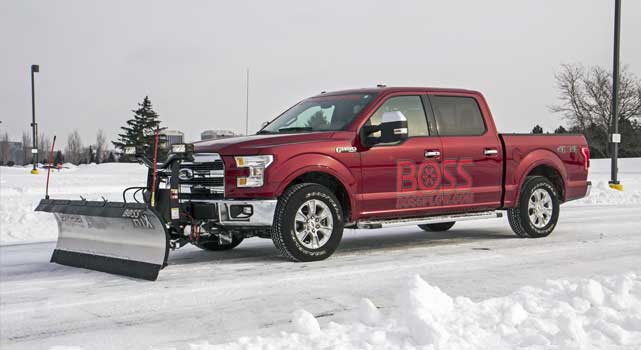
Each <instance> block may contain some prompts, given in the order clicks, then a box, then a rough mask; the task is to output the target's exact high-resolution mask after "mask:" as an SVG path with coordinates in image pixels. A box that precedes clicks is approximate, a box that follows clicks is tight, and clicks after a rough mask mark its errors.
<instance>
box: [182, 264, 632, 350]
mask: <svg viewBox="0 0 641 350" xmlns="http://www.w3.org/2000/svg"><path fill="white" fill-rule="evenodd" d="M398 305H399V308H398V309H396V310H395V311H392V312H391V314H390V315H389V316H388V317H384V316H382V315H381V313H380V311H379V310H378V309H377V308H376V307H375V306H374V304H373V303H372V302H371V301H370V300H367V299H364V300H362V301H361V304H360V305H359V307H358V308H357V310H358V312H357V315H356V317H355V319H354V320H353V322H351V323H348V324H338V323H334V322H330V323H329V324H328V325H327V326H326V327H319V324H318V321H317V320H316V319H315V318H314V317H313V316H312V315H311V314H310V313H308V312H306V311H303V310H298V311H296V312H294V314H293V319H292V324H293V328H294V332H293V333H287V332H282V333H280V334H279V335H278V336H274V337H253V338H249V337H245V338H241V339H239V340H238V341H237V342H235V343H230V344H222V345H212V344H208V343H202V344H198V345H194V344H192V345H190V349H191V350H213V349H225V350H235V349H239V350H240V349H244V350H251V349H296V350H300V349H430V350H444V349H457V350H458V349H493V350H498V349H517V348H518V349H590V348H600V349H604V348H607V349H639V348H640V347H641V275H640V274H637V273H627V274H623V275H618V276H613V277H603V278H598V279H584V280H578V281H570V280H556V281H547V282H546V284H545V287H544V288H534V287H523V288H521V289H519V290H518V291H516V292H515V293H513V294H512V295H509V296H506V297H500V298H492V299H488V300H484V301H481V302H478V303H477V302H474V301H472V300H471V299H469V298H466V297H456V298H452V297H450V296H449V295H447V294H446V293H444V292H443V291H441V290H440V289H439V288H438V287H434V286H431V285H429V284H428V283H426V282H425V281H424V280H423V279H421V278H420V277H419V276H415V277H414V278H413V279H412V280H411V281H410V282H409V284H408V286H407V288H406V290H405V291H403V292H401V293H400V295H399V296H398Z"/></svg>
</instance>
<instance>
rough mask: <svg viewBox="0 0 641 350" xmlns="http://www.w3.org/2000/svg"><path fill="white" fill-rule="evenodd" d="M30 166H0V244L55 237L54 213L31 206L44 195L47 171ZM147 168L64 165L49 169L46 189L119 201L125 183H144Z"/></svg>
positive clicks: (67, 195) (65, 195)
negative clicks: (35, 173) (32, 170)
mask: <svg viewBox="0 0 641 350" xmlns="http://www.w3.org/2000/svg"><path fill="white" fill-rule="evenodd" d="M30 171H31V167H0V244H11V243H24V242H32V241H52V240H56V239H57V237H58V226H57V225H56V221H55V219H54V218H53V215H51V214H46V213H36V212H34V211H33V209H34V208H35V207H36V206H37V205H38V202H40V199H42V198H44V195H45V182H46V178H47V172H46V171H45V170H44V169H40V174H38V175H33V174H31V173H30ZM146 177H147V172H146V168H145V167H144V166H142V165H139V164H136V163H109V164H100V165H96V164H89V165H81V166H75V165H73V164H65V167H64V168H63V169H61V170H52V171H51V176H50V180H49V181H50V183H49V191H50V195H51V197H52V198H66V199H80V196H83V197H84V198H86V199H88V200H99V199H100V198H101V196H104V197H105V198H107V199H109V200H122V190H123V189H124V188H125V187H128V186H143V185H145V180H146Z"/></svg>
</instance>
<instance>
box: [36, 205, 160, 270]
mask: <svg viewBox="0 0 641 350" xmlns="http://www.w3.org/2000/svg"><path fill="white" fill-rule="evenodd" d="M36 211H44V212H48V213H53V214H54V216H55V218H56V221H57V222H58V243H57V245H56V249H55V250H54V252H53V255H52V256H51V262H54V263H58V264H62V265H68V266H74V267H82V268H86V269H91V270H96V271H102V272H108V273H113V274H117V275H124V276H129V277H134V278H141V279H146V280H151V281H153V280H155V279H156V278H157V277H158V272H159V271H160V269H162V268H163V267H164V266H165V265H166V264H167V254H168V252H169V249H168V248H169V247H168V235H167V232H166V231H165V227H164V224H163V222H162V220H161V219H160V218H159V217H158V215H157V214H156V212H155V211H154V210H152V209H151V208H150V207H149V206H148V205H146V204H142V203H122V202H100V201H98V202H93V201H79V200H55V199H49V200H48V199H43V200H41V201H40V204H39V205H38V207H37V208H36Z"/></svg>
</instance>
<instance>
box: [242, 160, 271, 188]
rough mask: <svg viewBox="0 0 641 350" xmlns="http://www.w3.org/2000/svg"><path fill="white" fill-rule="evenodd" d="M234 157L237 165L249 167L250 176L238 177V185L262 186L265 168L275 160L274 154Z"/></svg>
mask: <svg viewBox="0 0 641 350" xmlns="http://www.w3.org/2000/svg"><path fill="white" fill-rule="evenodd" d="M234 159H235V160H236V166H237V167H239V168H248V169H249V176H247V177H238V178H237V180H236V186H238V187H260V186H262V185H263V182H264V178H265V169H267V167H268V166H269V165H270V164H271V163H272V162H273V161H274V156H272V155H264V156H238V157H234Z"/></svg>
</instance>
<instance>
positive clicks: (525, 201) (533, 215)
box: [507, 176, 560, 238]
mask: <svg viewBox="0 0 641 350" xmlns="http://www.w3.org/2000/svg"><path fill="white" fill-rule="evenodd" d="M559 211H560V200H559V195H558V193H557V191H556V188H554V185H553V184H552V182H550V180H548V179H547V178H545V177H543V176H530V177H528V178H527V179H526V180H525V182H524V183H523V188H522V190H521V196H520V198H519V202H518V204H517V206H516V208H510V209H508V210H507V218H508V221H509V223H510V227H512V231H514V233H515V234H516V235H517V236H519V237H527V238H540V237H546V236H549V235H550V233H552V231H554V228H555V227H556V223H557V221H558V220H559Z"/></svg>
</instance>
